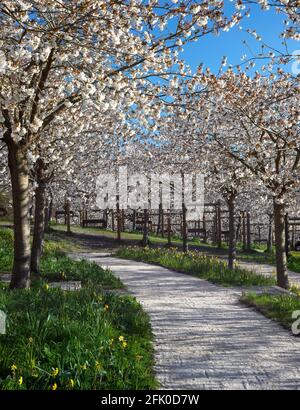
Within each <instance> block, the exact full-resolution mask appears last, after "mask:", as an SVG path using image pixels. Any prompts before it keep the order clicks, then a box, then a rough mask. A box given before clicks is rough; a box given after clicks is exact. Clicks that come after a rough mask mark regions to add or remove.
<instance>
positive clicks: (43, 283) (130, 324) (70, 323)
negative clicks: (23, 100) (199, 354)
mask: <svg viewBox="0 0 300 410" xmlns="http://www.w3.org/2000/svg"><path fill="white" fill-rule="evenodd" d="M12 244H13V237H12V232H11V231H10V230H9V229H2V230H0V272H7V271H9V270H10V268H11V263H12ZM68 246H70V244H68V243H67V242H66V243H64V242H63V243H60V244H59V243H56V242H53V241H52V240H51V239H50V240H49V239H48V240H47V241H46V245H45V253H44V256H43V260H42V279H41V280H38V281H34V282H33V284H32V287H31V289H30V290H13V291H11V290H9V289H8V286H7V284H4V283H1V282H0V309H1V310H3V311H4V312H5V313H6V314H7V332H6V334H5V335H0V389H1V390H5V389H23V390H25V389H26V390H27V389H44V390H56V389H58V390H60V389H63V390H66V389H67V390H72V389H87V390H91V389H151V388H154V387H156V385H157V383H156V381H155V379H154V376H153V371H152V369H153V351H152V334H151V328H150V325H149V319H148V316H147V315H146V314H145V313H144V311H143V310H142V308H141V306H140V304H139V303H138V302H137V301H136V300H135V299H134V298H133V297H130V296H121V295H118V294H116V293H114V292H113V291H112V289H117V288H122V286H123V285H122V283H121V282H120V281H119V279H117V278H115V276H114V275H113V274H112V273H111V272H110V271H107V270H104V269H102V268H101V267H99V266H98V265H96V264H93V263H89V262H87V261H78V262H77V261H73V260H70V259H69V258H68V257H67V256H66V255H65V254H64V252H63V251H64V249H65V248H68ZM69 279H71V280H81V281H82V285H83V286H82V289H81V290H78V291H63V290H61V289H53V288H51V287H49V286H48V283H47V282H48V281H52V280H55V281H57V280H62V281H63V280H69ZM108 289H111V291H109V290H108Z"/></svg>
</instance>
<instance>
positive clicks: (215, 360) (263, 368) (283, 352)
mask: <svg viewBox="0 0 300 410" xmlns="http://www.w3.org/2000/svg"><path fill="white" fill-rule="evenodd" d="M78 257H86V258H88V259H89V260H93V261H96V262H97V263H99V264H101V265H102V266H104V267H108V268H110V269H111V270H112V271H113V272H114V273H115V274H116V275H117V276H119V277H120V279H121V280H122V281H123V283H124V284H125V285H126V286H127V287H128V290H129V291H130V292H131V293H132V294H133V295H134V296H136V297H137V299H138V300H139V301H140V302H141V303H142V304H143V306H144V309H145V310H146V311H147V312H148V313H149V315H150V319H151V324H152V329H153V333H154V336H155V362H156V365H155V371H156V375H157V378H158V380H159V382H160V384H161V388H165V389H222V390H223V389H300V339H299V338H296V337H294V336H293V335H292V334H289V332H288V331H287V330H285V329H283V328H282V327H281V326H279V325H278V324H276V323H275V322H273V321H271V320H269V319H267V318H265V317H264V316H262V315H261V314H259V313H257V312H256V311H255V310H253V309H251V308H247V307H245V306H243V305H241V304H240V303H239V302H238V298H239V295H240V291H237V290H236V289H230V288H223V287H220V286H216V285H213V284H211V283H209V282H207V281H205V280H202V279H198V278H194V277H191V276H188V275H184V274H180V273H176V272H173V271H171V270H168V269H165V268H162V267H159V266H153V265H148V264H145V263H140V262H134V261H128V260H122V259H117V258H113V257H107V256H105V257H103V256H101V254H99V255H97V254H95V253H94V254H93V255H89V254H81V255H78Z"/></svg>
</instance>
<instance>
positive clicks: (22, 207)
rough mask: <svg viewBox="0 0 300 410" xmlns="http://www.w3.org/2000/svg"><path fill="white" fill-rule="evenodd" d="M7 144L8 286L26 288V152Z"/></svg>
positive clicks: (27, 180)
mask: <svg viewBox="0 0 300 410" xmlns="http://www.w3.org/2000/svg"><path fill="white" fill-rule="evenodd" d="M7 146H8V166H9V170H10V175H11V184H12V197H13V218H14V238H15V239H14V260H13V270H12V278H11V282H10V288H11V289H14V288H28V287H29V285H30V269H29V268H30V266H29V265H30V223H29V218H28V216H29V171H28V163H27V158H26V154H25V153H24V152H23V150H22V147H20V146H18V145H17V144H15V143H14V142H13V141H12V140H10V141H9V143H8V144H7Z"/></svg>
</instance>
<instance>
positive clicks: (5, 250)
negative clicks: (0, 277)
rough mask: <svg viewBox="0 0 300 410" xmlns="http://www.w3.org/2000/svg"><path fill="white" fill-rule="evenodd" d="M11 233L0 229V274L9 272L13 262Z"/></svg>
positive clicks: (9, 230)
mask: <svg viewBox="0 0 300 410" xmlns="http://www.w3.org/2000/svg"><path fill="white" fill-rule="evenodd" d="M13 241H14V239H13V231H12V230H11V229H0V272H9V271H10V270H11V268H12V260H13Z"/></svg>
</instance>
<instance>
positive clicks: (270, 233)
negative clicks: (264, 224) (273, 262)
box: [267, 214, 273, 254]
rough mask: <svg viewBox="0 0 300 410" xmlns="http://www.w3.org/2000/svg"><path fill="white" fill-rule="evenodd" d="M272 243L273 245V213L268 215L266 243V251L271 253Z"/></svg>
mask: <svg viewBox="0 0 300 410" xmlns="http://www.w3.org/2000/svg"><path fill="white" fill-rule="evenodd" d="M272 245H273V215H272V214H270V215H269V232H268V245H267V253H270V254H271V253H272Z"/></svg>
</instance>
